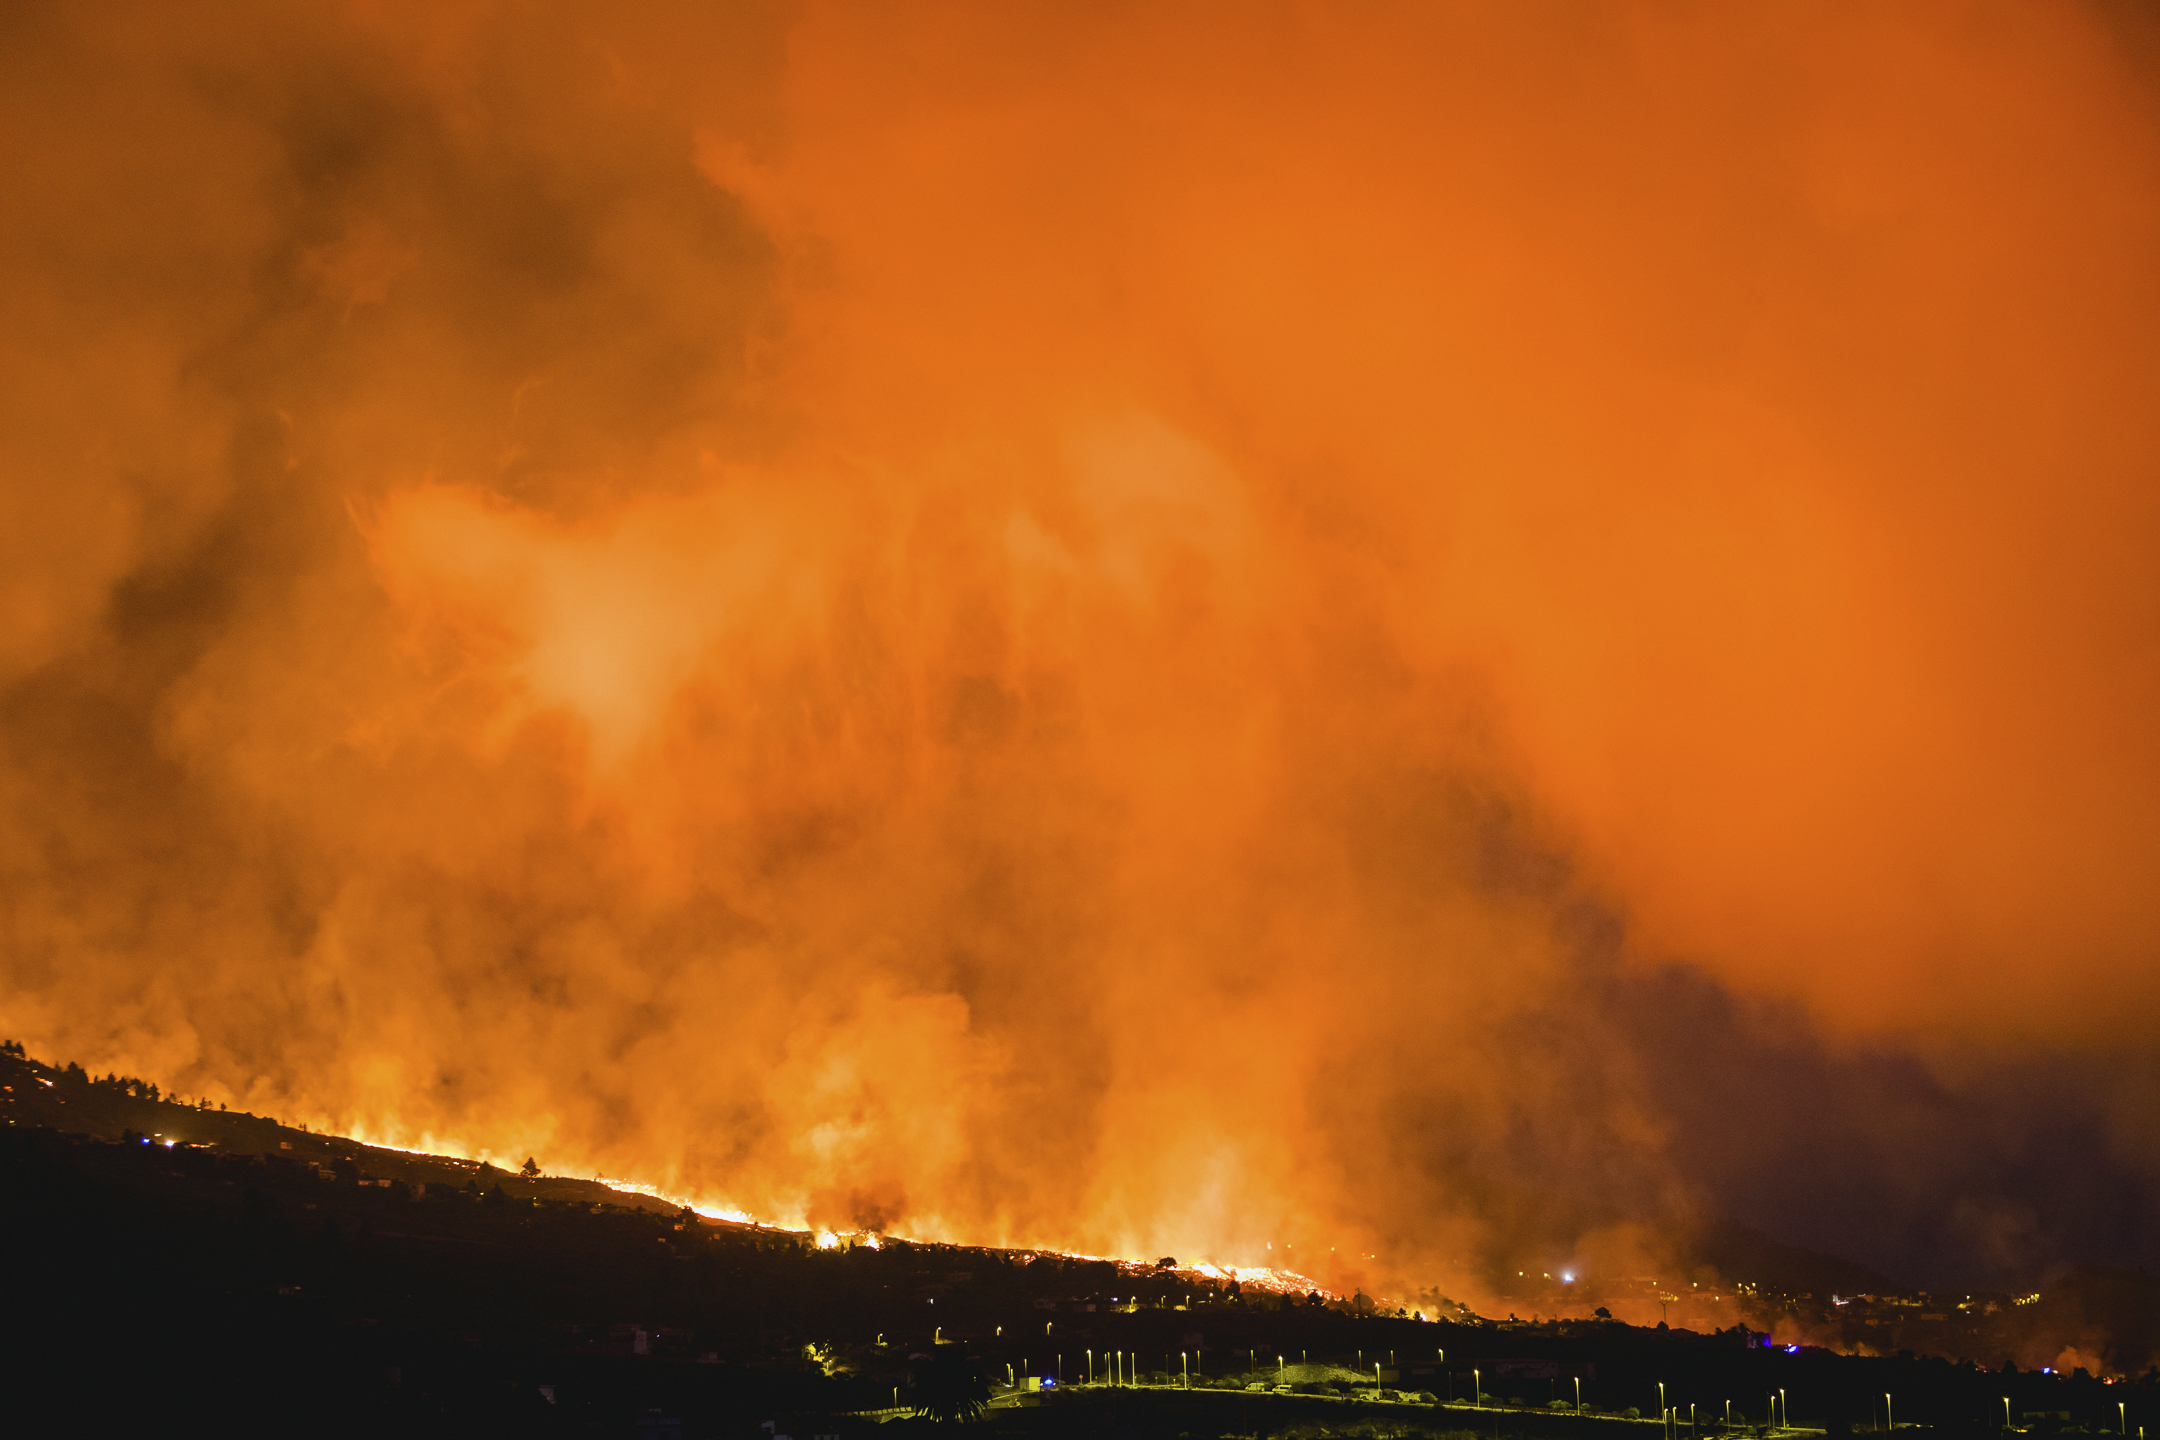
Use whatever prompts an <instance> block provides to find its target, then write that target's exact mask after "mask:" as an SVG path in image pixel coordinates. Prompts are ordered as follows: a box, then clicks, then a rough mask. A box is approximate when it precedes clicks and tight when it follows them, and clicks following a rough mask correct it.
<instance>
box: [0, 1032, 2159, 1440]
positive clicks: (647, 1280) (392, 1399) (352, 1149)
mask: <svg viewBox="0 0 2160 1440" xmlns="http://www.w3.org/2000/svg"><path fill="white" fill-rule="evenodd" d="M0 1082H4V1084H5V1085H6V1086H7V1087H8V1088H7V1089H5V1090H4V1091H0V1097H4V1098H5V1099H6V1101H7V1104H6V1106H5V1107H4V1108H6V1110H7V1111H8V1115H7V1120H8V1123H7V1125H6V1126H5V1127H0V1207H4V1213H0V1235H4V1236H5V1240H4V1242H0V1244H4V1251H0V1259H4V1266H5V1269H4V1273H5V1274H6V1276H7V1277H8V1289H7V1301H6V1307H5V1313H6V1315H7V1326H8V1333H7V1334H6V1335H5V1336H4V1337H0V1345H4V1347H5V1348H4V1352H0V1353H5V1354H6V1356H7V1358H8V1369H9V1372H10V1375H11V1379H10V1381H9V1384H8V1385H7V1387H6V1388H5V1390H4V1392H0V1421H4V1422H5V1423H6V1424H7V1428H8V1430H9V1433H17V1434H44V1433H118V1432H128V1431H136V1432H140V1433H161V1432H164V1431H170V1430H174V1429H201V1428H204V1427H206V1426H211V1425H214V1426H215V1427H216V1428H217V1430H218V1431H219V1433H226V1434H268V1433H277V1434H308V1435H389V1434H398V1435H403V1434H428V1435H433V1434H440V1435H459V1436H473V1435H492V1434H503V1435H513V1434H514V1435H551V1434H562V1435H622V1436H631V1435H637V1436H643V1437H649V1440H663V1437H666V1436H670V1435H691V1436H707V1435H711V1436H732V1437H741V1440H761V1437H764V1436H766V1435H767V1434H771V1435H773V1436H779V1435H789V1436H793V1437H794V1440H812V1437H815V1436H842V1435H846V1436H854V1435H858V1434H863V1433H867V1432H868V1431H869V1430H871V1429H872V1428H883V1427H885V1426H888V1425H889V1426H897V1427H899V1428H898V1429H896V1430H888V1431H887V1432H886V1433H887V1434H888V1435H897V1434H900V1433H902V1432H904V1431H908V1430H913V1429H917V1428H927V1429H944V1428H946V1427H945V1426H944V1425H941V1424H940V1423H939V1419H938V1418H937V1417H943V1418H944V1419H945V1420H946V1421H947V1422H952V1423H966V1422H967V1419H968V1417H970V1416H979V1417H980V1419H979V1421H978V1423H977V1425H976V1428H977V1429H978V1430H979V1431H980V1432H981V1433H985V1434H988V1433H992V1432H996V1433H1002V1434H1029V1435H1034V1434H1041V1435H1044V1436H1068V1435H1069V1436H1074V1437H1078V1436H1084V1435H1096V1434H1120V1435H1122V1434H1131V1435H1134V1436H1139V1435H1160V1436H1162V1437H1165V1440H1168V1437H1173V1436H1184V1437H1203V1436H1206V1437H1214V1436H1230V1435H1237V1436H1253V1437H1259V1436H1269V1435H1279V1436H1302V1435H1315V1436H1317V1435H1321V1434H1331V1435H1346V1434H1364V1435H1373V1436H1384V1435H1385V1436H1443V1435H1450V1434H1455V1435H1462V1436H1465V1437H1468V1436H1486V1437H1492V1440H1528V1437H1553V1440H1564V1437H1575V1440H1608V1437H1611V1440H1621V1437H1625V1440H1648V1437H1650V1436H1651V1435H1652V1432H1653V1431H1655V1432H1656V1433H1657V1434H1658V1435H1659V1436H1660V1437H1662V1436H1664V1435H1665V1434H1666V1433H1667V1432H1666V1429H1665V1427H1664V1426H1663V1425H1661V1423H1660V1422H1659V1420H1658V1418H1657V1417H1658V1414H1659V1411H1658V1404H1659V1392H1658V1386H1659V1384H1660V1383H1661V1382H1662V1383H1663V1385H1664V1386H1665V1393H1666V1395H1667V1396H1668V1397H1669V1398H1670V1399H1671V1400H1673V1401H1674V1402H1676V1404H1677V1405H1678V1407H1679V1410H1680V1415H1681V1418H1682V1420H1683V1421H1686V1420H1688V1419H1689V1417H1690V1416H1692V1417H1693V1420H1694V1424H1693V1425H1692V1426H1691V1428H1690V1437H1689V1440H1694V1436H1696V1435H1699V1434H1710V1435H1715V1434H1720V1433H1724V1434H1732V1433H1736V1432H1737V1433H1745V1434H1749V1435H1759V1434H1763V1433H1765V1432H1764V1429H1763V1427H1764V1424H1765V1421H1766V1419H1767V1418H1768V1417H1767V1406H1768V1404H1769V1399H1768V1397H1769V1396H1770V1395H1772V1394H1773V1393H1776V1392H1778V1391H1780V1390H1782V1391H1783V1392H1784V1393H1785V1395H1786V1399H1787V1403H1788V1404H1789V1406H1790V1410H1791V1418H1792V1420H1793V1421H1794V1422H1795V1424H1796V1425H1798V1426H1801V1427H1809V1428H1818V1429H1824V1430H1827V1431H1830V1432H1831V1433H1843V1432H1846V1431H1850V1430H1853V1429H1861V1430H1866V1429H1869V1428H1871V1427H1872V1426H1876V1425H1879V1424H1880V1423H1881V1421H1882V1419H1883V1412H1882V1397H1883V1394H1884V1393H1885V1392H1889V1393H1891V1394H1892V1395H1893V1396H1894V1397H1895V1402H1894V1403H1895V1419H1896V1421H1897V1422H1898V1424H1899V1425H1900V1426H1901V1427H1908V1426H1912V1425H1919V1426H1925V1427H1930V1428H1931V1429H1934V1430H1938V1431H1954V1432H1958V1433H1967V1432H1970V1433H1979V1432H1982V1431H1992V1432H1996V1433H1999V1432H2000V1430H2001V1428H2002V1421H2003V1402H2004V1399H2005V1397H2007V1398H2008V1400H2009V1402H2010V1410H2011V1415H2012V1419H2013V1420H2014V1421H2016V1422H2017V1423H2018V1425H2019V1426H2020V1427H2022V1428H2027V1429H2031V1430H2038V1431H2043V1432H2049V1433H2053V1432H2065V1433H2076V1432H2079V1431H2084V1432H2087V1433H2092V1432H2115V1431H2116V1430H2118V1429H2119V1428H2120V1429H2125V1430H2127V1431H2128V1433H2131V1434H2135V1433H2138V1431H2139V1427H2141V1426H2160V1376H2155V1375H2150V1374H2148V1375H2147V1376H2146V1377H2145V1378H2144V1379H2142V1380H2139V1381H2136V1382H2134V1383H2127V1382H2126V1383H2118V1384H2113V1385H2107V1384H2103V1383H2101V1382H2100V1381H2097V1380H2094V1379H2092V1378H2091V1377H2089V1376H2084V1375H2078V1376H2072V1377H2067V1378H2065V1377H2058V1376H2049V1375H2042V1374H2037V1373H2000V1372H1993V1373H1991V1372H1989V1371H1985V1370H1980V1369H1977V1368H1976V1367H1974V1366H1973V1365H1971V1364H1969V1363H1968V1364H1964V1365H1955V1364H1952V1363H1951V1362H1949V1361H1947V1360H1940V1359H1934V1360H1930V1359H1919V1358H1913V1357H1910V1356H1906V1357H1897V1358H1881V1359H1858V1358H1852V1357H1846V1356H1839V1355H1834V1354H1830V1353H1828V1352H1823V1351H1803V1352H1801V1353H1799V1354H1786V1353H1784V1352H1783V1351H1782V1350H1778V1351H1773V1350H1771V1349H1768V1348H1766V1347H1765V1346H1763V1345H1762V1344H1761V1343H1760V1342H1761V1337H1760V1336H1759V1335H1758V1334H1754V1333H1751V1332H1749V1331H1747V1330H1745V1329H1740V1328H1737V1327H1736V1328H1735V1329H1734V1330H1732V1331H1728V1332H1726V1333H1722V1334H1711V1335H1696V1334H1692V1333H1689V1332H1685V1331H1677V1330H1662V1329H1641V1328H1635V1327H1630V1326H1626V1325H1620V1324H1616V1323H1612V1322H1601V1321H1584V1322H1558V1323H1548V1324H1543V1325H1520V1326H1510V1325H1505V1324H1501V1325H1495V1324H1489V1323H1488V1324H1463V1325H1455V1324H1428V1323H1423V1322H1418V1321H1414V1320H1409V1319H1400V1318H1390V1317H1384V1316H1379V1315H1372V1314H1361V1313H1357V1311H1356V1309H1355V1308H1354V1307H1347V1306H1342V1305H1324V1304H1319V1303H1315V1301H1316V1300H1317V1298H1318V1297H1278V1296H1272V1295H1253V1294H1247V1293H1241V1292H1239V1291H1238V1289H1237V1287H1235V1286H1233V1285H1230V1284H1227V1283H1220V1282H1212V1281H1209V1280H1207V1279H1204V1278H1200V1277H1196V1276H1194V1275H1193V1274H1192V1273H1191V1272H1190V1271H1179V1270H1177V1269H1176V1268H1175V1267H1174V1266H1171V1265H1167V1264H1166V1265H1158V1266H1148V1267H1141V1266H1135V1265H1120V1264H1112V1263H1110V1262H1106V1261H1088V1260H1080V1259H1074V1258H1069V1257H1061V1256H1055V1255H1036V1254H1030V1253H1026V1252H1011V1251H994V1250H980V1249H965V1248H959V1247H951V1246H934V1245H914V1244H908V1243H906V1242H901V1241H886V1242H885V1243H884V1244H883V1245H882V1246H881V1247H880V1248H876V1249H873V1248H870V1247H869V1246H867V1245H863V1246H855V1247H844V1246H843V1247H836V1248H832V1249H819V1248H817V1247H816V1246H815V1245H814V1244H812V1243H810V1241H809V1237H806V1236H803V1235H800V1234H795V1233H791V1232H784V1231H776V1230H772V1229H762V1228H757V1227H751V1226H741V1225H730V1224H724V1223H718V1222H713V1221H709V1220H703V1219H700V1218H699V1217H697V1216H695V1215H692V1214H690V1213H689V1212H686V1211H678V1210H675V1209H673V1208H672V1207H668V1206H666V1205H664V1204H662V1203H660V1202H658V1201H654V1200H651V1199H649V1198H646V1197H640V1196H634V1195H626V1194H623V1193H620V1192H616V1191H612V1190H609V1189H607V1188H606V1187H604V1186H600V1185H598V1184H595V1183H594V1182H590V1181H576V1180H565V1179H556V1178H549V1177H546V1176H535V1175H528V1174H521V1173H514V1172H510V1171H504V1170H498V1169H493V1168H491V1167H485V1166H479V1165H473V1164H469V1163H467V1162H460V1161H453V1160H447V1159H442V1158H440V1157H430V1156H412V1155H406V1154H403V1153H401V1152H393V1151H381V1150H373V1149H369V1148H368V1147H365V1146H361V1145H357V1144H355V1143H353V1142H351V1141H349V1140H344V1139H342V1138H339V1137H335V1136H322V1135H309V1134H306V1133H304V1132H299V1131H294V1130H290V1129H285V1128H281V1127H279V1126H277V1125H276V1124H275V1123H274V1122H271V1121H269V1120H264V1119H258V1118H256V1117H248V1116H239V1115H232V1114H221V1113H220V1112H217V1111H215V1110H209V1111H205V1110H203V1109H202V1108H201V1107H199V1106H193V1107H191V1106H184V1105H179V1104H175V1103H172V1102H171V1101H170V1100H166V1099H159V1098H155V1097H154V1093H153V1092H150V1091H148V1090H147V1089H146V1087H143V1086H141V1085H140V1084H139V1083H135V1084H128V1083H123V1082H121V1081H119V1080H118V1079H117V1078H116V1079H114V1080H113V1081H111V1082H103V1081H93V1080H92V1079H91V1077H89V1076H87V1075H82V1074H81V1073H80V1072H75V1073H74V1074H72V1075H70V1074H68V1073H66V1072H55V1071H52V1070H49V1069H46V1068H45V1067H42V1066H37V1065H34V1064H33V1063H32V1062H29V1061H27V1060H26V1059H23V1058H22V1057H20V1056H19V1055H16V1054H12V1053H10V1054H6V1055H0ZM33 1090H34V1092H35V1093H31V1092H32V1091H33ZM167 1141H171V1142H172V1143H171V1144H169V1145H168V1144H167V1143H166V1142H167ZM288 1147H289V1148H288ZM525 1168H526V1169H528V1170H538V1169H539V1168H540V1167H539V1166H537V1165H533V1166H528V1167H525ZM384 1182H388V1183H384ZM1443 1352H1444V1353H1445V1359H1444V1361H1443V1360H1442V1358H1441V1356H1442V1353H1443ZM1113 1357H1114V1359H1113ZM1278 1357H1280V1368H1278ZM1091 1367H1092V1369H1093V1371H1094V1373H1095V1374H1096V1376H1097V1377H1098V1379H1100V1378H1101V1377H1102V1376H1104V1375H1105V1374H1107V1373H1112V1371H1113V1369H1114V1371H1115V1373H1117V1374H1120V1375H1122V1376H1123V1377H1124V1378H1125V1379H1126V1380H1127V1381H1128V1382H1131V1381H1137V1382H1138V1383H1137V1384H1130V1383H1129V1384H1127V1385H1125V1386H1111V1385H1107V1384H1096V1385H1092V1386H1090V1385H1086V1384H1084V1383H1080V1382H1082V1381H1083V1380H1084V1377H1085V1375H1086V1373H1087V1372H1088V1370H1089V1369H1090V1368H1091ZM1376 1370H1377V1373H1376ZM1473 1370H1475V1371H1476V1372H1477V1378H1478V1379H1479V1380H1480V1381H1481V1382H1482V1385H1481V1388H1482V1391H1483V1394H1484V1404H1483V1405H1482V1406H1479V1407H1474V1406H1473V1405H1471V1404H1470V1403H1468V1402H1469V1400H1470V1397H1471V1396H1472V1394H1473V1390H1472V1376H1473ZM1030 1376H1034V1377H1041V1378H1045V1379H1047V1380H1048V1381H1050V1382H1052V1383H1051V1385H1050V1387H1049V1388H1048V1389H1046V1390H1044V1391H1040V1392H1036V1391H1032V1390H1031V1389H1030V1388H1029V1387H1028V1385H1027V1383H1026V1381H1027V1378H1028V1377H1030ZM1578 1377H1579V1378H1580V1379H1581V1382H1582V1387H1581V1395H1582V1400H1583V1403H1584V1410H1585V1413H1584V1414H1583V1415H1581V1416H1577V1415H1575V1414H1573V1413H1571V1412H1572V1410H1573V1403H1574V1399H1575V1383H1576V1379H1577V1378H1578ZM1059 1382H1062V1383H1059ZM1188 1385H1189V1386H1190V1387H1191V1388H1189V1389H1188V1388H1186V1387H1187V1386H1188ZM1248 1387H1264V1388H1248ZM1278 1391H1280V1392H1282V1393H1278ZM1451 1400H1452V1401H1453V1402H1455V1403H1449V1402H1450V1401H1451ZM1727 1401H1730V1402H1731V1405H1732V1417H1733V1424H1732V1426H1731V1427H1730V1430H1728V1428H1727V1426H1726V1424H1725V1423H1724V1421H1725V1414H1726V1411H1725V1404H1726V1402H1727ZM2118 1406H2120V1407H2121V1408H2120V1409H2118ZM1630 1412H1634V1413H1635V1414H1637V1415H1640V1416H1645V1417H1648V1418H1641V1419H1637V1418H1630ZM768 1421H769V1422H772V1425H773V1429H772V1430H771V1431H770V1432H768V1431H767V1430H766V1429H765V1428H764V1426H765V1424H766V1422H768Z"/></svg>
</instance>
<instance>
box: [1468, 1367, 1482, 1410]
mask: <svg viewBox="0 0 2160 1440" xmlns="http://www.w3.org/2000/svg"><path fill="white" fill-rule="evenodd" d="M1470 1403H1471V1404H1472V1405H1483V1404H1484V1403H1485V1381H1484V1380H1483V1379H1482V1378H1480V1377H1479V1375H1478V1372H1477V1371H1475V1370H1472V1371H1471V1372H1470Z"/></svg>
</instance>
